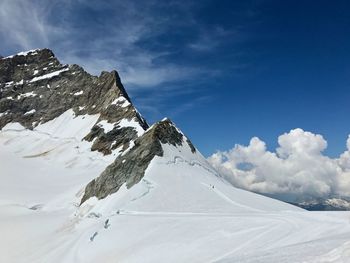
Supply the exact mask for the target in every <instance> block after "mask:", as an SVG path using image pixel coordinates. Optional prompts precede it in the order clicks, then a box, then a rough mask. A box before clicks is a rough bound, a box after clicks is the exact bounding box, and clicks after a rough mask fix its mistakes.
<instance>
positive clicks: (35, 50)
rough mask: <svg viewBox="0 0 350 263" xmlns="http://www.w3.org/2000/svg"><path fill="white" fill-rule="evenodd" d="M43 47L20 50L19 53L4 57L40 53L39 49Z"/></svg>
mask: <svg viewBox="0 0 350 263" xmlns="http://www.w3.org/2000/svg"><path fill="white" fill-rule="evenodd" d="M40 50H41V49H32V50H28V51H22V52H19V53H17V54H14V55H10V56H7V57H4V58H2V59H9V58H13V57H14V56H28V55H36V54H38V51H40Z"/></svg>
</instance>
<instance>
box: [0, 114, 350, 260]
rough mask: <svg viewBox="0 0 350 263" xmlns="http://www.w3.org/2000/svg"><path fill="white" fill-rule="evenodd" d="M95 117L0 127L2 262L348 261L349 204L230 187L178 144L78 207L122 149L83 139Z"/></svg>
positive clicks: (68, 115)
mask: <svg viewBox="0 0 350 263" xmlns="http://www.w3.org/2000/svg"><path fill="white" fill-rule="evenodd" d="M98 117H99V116H98V115H95V116H88V115H86V116H78V117H75V116H74V113H73V112H72V111H67V112H65V113H64V114H63V115H61V116H60V117H59V118H57V119H55V120H52V121H50V122H48V123H46V124H43V125H39V126H38V127H36V128H35V129H34V130H33V131H29V130H26V129H24V128H23V127H22V126H21V125H20V124H18V123H17V124H16V123H15V124H9V125H7V126H6V127H5V128H4V129H3V131H1V132H0V179H1V183H0V206H1V209H0V233H1V238H0V248H1V250H0V251H1V253H0V262H15V263H16V262H50V263H52V262H63V263H70V262H72V263H75V262H82V263H89V262H142V263H143V262H278V263H279V262H350V242H349V241H350V214H349V213H348V212H307V211H303V210H301V209H299V208H296V207H293V206H290V205H288V204H284V203H282V202H279V201H276V200H273V199H269V198H266V197H263V196H260V195H256V194H253V193H249V192H246V191H243V190H239V189H236V188H234V187H232V186H231V185H229V184H228V183H226V182H225V181H224V180H222V179H221V178H220V177H219V176H218V175H217V174H216V172H215V171H214V170H213V169H212V168H211V167H210V166H209V165H208V164H207V162H206V160H205V159H204V158H203V157H202V156H201V155H200V154H192V153H191V151H190V148H189V147H188V146H187V144H186V143H185V142H184V143H183V147H179V148H175V147H173V146H171V145H163V148H164V157H162V158H161V157H156V158H154V159H153V160H152V162H151V164H150V165H149V167H148V169H147V171H146V175H145V177H144V178H143V179H142V180H141V181H140V183H138V184H137V185H135V186H134V187H132V188H131V189H127V188H126V187H125V186H123V187H122V188H121V189H120V190H119V191H118V192H117V193H115V194H113V195H110V196H108V197H107V198H105V199H104V200H100V201H98V200H97V199H95V198H91V199H89V200H87V202H85V203H84V204H83V205H82V206H81V207H79V206H78V205H79V202H80V199H81V196H82V193H83V190H84V187H85V185H86V184H87V183H88V182H89V181H90V180H92V179H93V178H94V177H96V176H98V175H99V174H100V173H101V172H102V171H103V170H104V169H105V167H106V166H107V165H108V164H110V163H111V162H112V161H113V160H114V159H115V157H116V156H117V155H118V154H119V153H118V152H114V153H113V155H112V156H103V155H102V154H100V153H98V152H91V151H90V147H91V144H90V143H89V142H86V141H82V140H81V139H82V138H83V137H84V136H85V135H86V134H87V133H88V132H89V130H90V128H91V127H92V126H93V125H94V124H95V123H96V121H97V120H98ZM125 124H126V125H130V124H128V123H125ZM107 220H108V221H107Z"/></svg>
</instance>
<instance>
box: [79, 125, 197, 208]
mask: <svg viewBox="0 0 350 263" xmlns="http://www.w3.org/2000/svg"><path fill="white" fill-rule="evenodd" d="M185 138H186V137H185V136H184V135H183V133H182V132H181V131H180V130H179V129H178V128H177V127H176V126H175V125H174V123H173V122H172V121H171V120H169V119H164V120H162V121H160V122H157V123H156V124H154V125H152V126H151V127H150V128H149V129H148V130H147V131H146V132H145V133H144V134H143V135H142V136H140V137H139V138H137V139H136V140H135V142H134V146H133V147H132V148H131V149H130V150H129V151H127V152H126V153H124V154H122V155H121V156H119V157H117V158H116V160H115V161H114V162H113V163H112V164H111V165H109V166H108V167H107V168H106V169H105V170H104V171H103V173H102V174H101V175H100V176H99V177H98V178H96V179H94V180H92V181H91V182H90V183H89V184H88V185H87V186H86V188H85V193H84V196H83V198H82V200H81V203H83V202H85V201H86V200H87V199H89V198H90V197H94V196H95V197H97V198H98V199H102V198H105V197H107V196H108V195H110V194H113V193H115V192H117V191H118V190H119V188H120V187H121V186H122V185H123V184H124V183H126V186H127V187H128V188H130V187H132V186H133V185H134V184H136V183H138V182H139V181H140V180H141V179H142V177H143V176H144V174H145V171H146V169H147V167H148V165H149V163H150V162H151V161H152V160H153V158H154V157H155V156H159V157H162V156H163V154H164V151H163V147H162V145H164V144H169V145H173V146H175V147H179V146H183V144H185V143H187V144H188V146H189V147H190V149H191V151H192V153H195V152H196V149H195V148H194V147H193V145H192V143H191V142H190V140H189V139H187V138H186V140H185Z"/></svg>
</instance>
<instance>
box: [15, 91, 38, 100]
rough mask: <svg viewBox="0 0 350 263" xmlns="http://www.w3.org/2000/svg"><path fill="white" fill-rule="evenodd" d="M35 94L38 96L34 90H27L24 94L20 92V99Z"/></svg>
mask: <svg viewBox="0 0 350 263" xmlns="http://www.w3.org/2000/svg"><path fill="white" fill-rule="evenodd" d="M35 96H37V94H35V93H34V92H33V91H31V92H27V93H24V94H19V95H18V99H21V98H27V97H35Z"/></svg>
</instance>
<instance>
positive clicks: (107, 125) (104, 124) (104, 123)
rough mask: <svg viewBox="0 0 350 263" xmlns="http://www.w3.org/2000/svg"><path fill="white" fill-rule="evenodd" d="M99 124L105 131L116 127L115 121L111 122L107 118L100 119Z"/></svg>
mask: <svg viewBox="0 0 350 263" xmlns="http://www.w3.org/2000/svg"><path fill="white" fill-rule="evenodd" d="M97 125H98V126H100V127H101V128H102V129H103V130H104V132H105V133H108V132H110V131H111V130H113V129H114V127H115V124H114V123H109V122H108V121H106V120H102V121H100V122H99V123H97Z"/></svg>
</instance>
